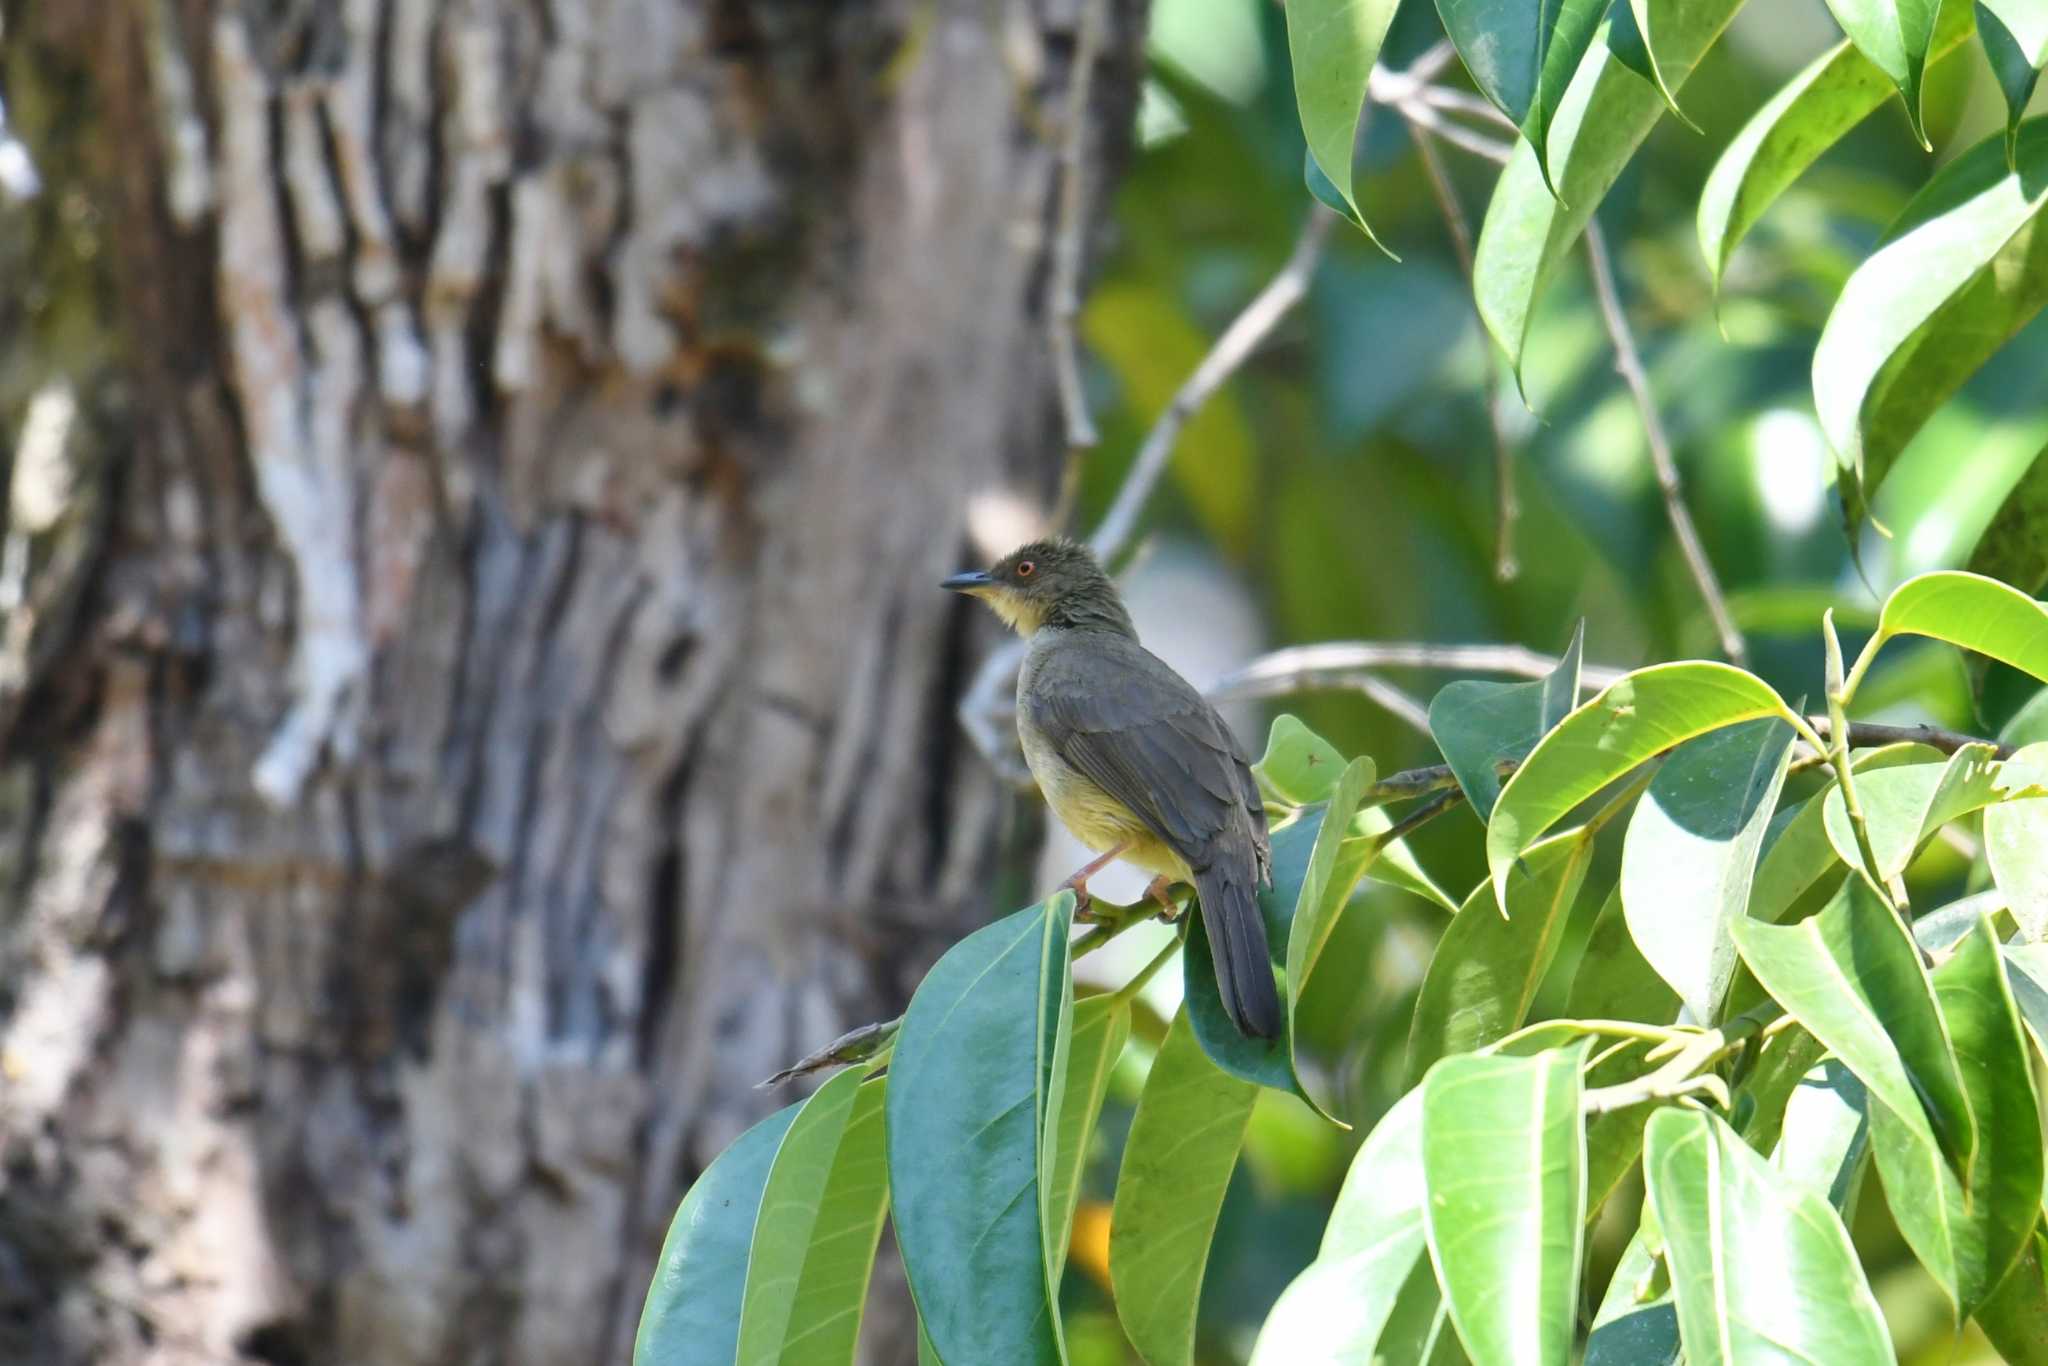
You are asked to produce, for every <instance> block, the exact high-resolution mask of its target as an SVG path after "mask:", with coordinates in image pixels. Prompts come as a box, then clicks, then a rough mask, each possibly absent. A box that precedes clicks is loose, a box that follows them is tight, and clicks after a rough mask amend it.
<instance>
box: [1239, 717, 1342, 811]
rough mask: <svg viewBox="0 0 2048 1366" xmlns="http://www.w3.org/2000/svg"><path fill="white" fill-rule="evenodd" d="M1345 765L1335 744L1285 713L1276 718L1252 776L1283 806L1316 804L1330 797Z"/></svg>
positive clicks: (1253, 768) (1261, 788)
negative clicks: (1264, 749)
mask: <svg viewBox="0 0 2048 1366" xmlns="http://www.w3.org/2000/svg"><path fill="white" fill-rule="evenodd" d="M1345 767H1346V764H1345V760H1344V756H1343V755H1341V754H1339V753H1338V752H1337V747H1336V746H1335V745H1333V744H1331V743H1330V742H1329V741H1328V740H1325V739H1324V738H1323V737H1322V736H1320V735H1318V734H1316V733H1315V732H1314V731H1312V730H1310V729H1309V728H1308V727H1307V726H1304V725H1303V724H1302V723H1301V721H1300V719H1299V718H1297V717H1294V716H1290V715H1289V714H1287V713H1286V712H1282V713H1280V715H1278V716H1276V717H1274V718H1273V728H1272V729H1271V730H1270V731H1268V732H1267V734H1266V752H1265V754H1263V755H1262V756H1260V758H1259V762H1258V763H1256V764H1254V765H1253V766H1252V776H1253V777H1255V778H1257V779H1258V780H1259V788H1260V790H1261V791H1263V792H1264V793H1265V794H1266V795H1267V796H1268V797H1269V798H1271V799H1272V800H1274V801H1277V802H1279V803H1280V804H1281V805H1283V806H1313V805H1314V804H1315V803H1317V802H1320V801H1323V800H1325V799H1327V798H1328V797H1329V795H1330V792H1331V790H1332V789H1333V788H1335V787H1336V786H1337V780H1338V779H1339V778H1341V777H1343V776H1344V769H1345Z"/></svg>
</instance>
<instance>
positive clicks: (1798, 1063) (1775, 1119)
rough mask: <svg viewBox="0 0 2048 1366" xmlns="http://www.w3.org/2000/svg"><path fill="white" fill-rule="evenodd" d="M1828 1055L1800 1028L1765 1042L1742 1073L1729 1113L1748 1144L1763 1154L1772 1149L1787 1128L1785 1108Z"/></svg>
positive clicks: (1818, 1043)
mask: <svg viewBox="0 0 2048 1366" xmlns="http://www.w3.org/2000/svg"><path fill="white" fill-rule="evenodd" d="M1826 1052H1827V1049H1826V1048H1825V1047H1824V1046H1823V1045H1822V1044H1821V1042H1820V1040H1818V1039H1816V1038H1814V1037H1813V1035H1811V1034H1809V1033H1807V1032H1806V1031H1805V1030H1803V1029H1801V1028H1799V1027H1798V1026H1797V1025H1791V1026H1788V1027H1786V1028H1784V1029H1780V1030H1779V1031H1778V1032H1777V1033H1775V1034H1772V1035H1770V1036H1769V1037H1768V1038H1766V1039H1764V1040H1763V1043H1762V1045H1761V1046H1760V1047H1759V1048H1758V1049H1757V1050H1756V1057H1755V1061H1754V1062H1753V1063H1752V1064H1751V1065H1750V1066H1749V1067H1747V1068H1746V1069H1743V1070H1741V1071H1740V1072H1739V1074H1738V1075H1739V1077H1740V1079H1739V1080H1738V1081H1737V1082H1736V1084H1735V1094H1734V1096H1733V1099H1732V1104H1731V1105H1730V1107H1729V1111H1728V1116H1729V1117H1728V1122H1729V1123H1730V1124H1733V1125H1734V1126H1735V1131H1736V1132H1737V1133H1739V1134H1741V1135H1742V1141H1743V1142H1744V1143H1747V1144H1748V1145H1749V1146H1750V1147H1752V1148H1754V1149H1756V1150H1757V1151H1758V1152H1760V1153H1767V1152H1769V1151H1770V1150H1771V1145H1772V1144H1774V1143H1776V1142H1777V1141H1778V1136H1779V1134H1780V1132H1781V1131H1782V1128H1783V1125H1784V1121H1785V1107H1786V1106H1787V1105H1789V1104H1790V1103H1791V1101H1792V1096H1793V1094H1794V1093H1795V1092H1796V1091H1797V1090H1798V1089H1799V1084H1800V1082H1801V1080H1802V1079H1803V1078H1804V1077H1805V1076H1806V1074H1807V1073H1808V1072H1810V1071H1811V1070H1812V1069H1813V1067H1814V1065H1815V1064H1816V1063H1818V1062H1819V1061H1820V1060H1821V1058H1822V1056H1823V1055H1825V1054H1826Z"/></svg>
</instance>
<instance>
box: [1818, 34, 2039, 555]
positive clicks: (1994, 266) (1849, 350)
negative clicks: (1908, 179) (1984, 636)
mask: <svg viewBox="0 0 2048 1366" xmlns="http://www.w3.org/2000/svg"><path fill="white" fill-rule="evenodd" d="M1877 2H1878V0H1872V3H1877ZM1866 53H1867V49H1866ZM1880 65H1882V63H1880ZM2018 162H2019V170H2018V171H2012V170H2010V169H2008V167H2007V165H2006V158H2005V148H2004V144H2003V140H2002V139H2000V138H1997V137H1992V138H1988V139H1986V140H1985V141H1983V142H1981V143H1979V144H1978V145H1977V146H1975V147H1973V148H1972V149H1970V150H1969V151H1968V152H1965V153H1964V154H1963V155H1962V156H1960V157H1958V158H1956V160H1954V161H1952V162H1950V163H1949V164H1948V165H1947V166H1945V167H1943V168H1942V169H1941V170H1940V171H1939V172H1938V173H1936V175H1935V177H1934V178H1933V179H1932V180H1931V181H1929V182H1928V183H1927V186H1926V187H1925V188H1924V189H1922V190H1921V191H1920V193H1919V194H1917V195H1915V196H1914V198H1913V201H1912V203H1910V204H1908V205H1907V206H1906V210H1905V213H1904V214H1903V215H1902V216H1901V217H1900V220H1899V222H1898V223H1896V224H1894V225H1893V226H1892V228H1891V230H1890V232H1889V234H1888V240H1887V242H1886V243H1885V245H1883V246H1882V247H1880V248H1879V249H1878V250H1877V251H1876V252H1874V253H1872V254H1871V256H1870V258H1869V259H1868V260H1866V261H1865V262H1864V263H1863V264H1862V265H1861V266H1860V267H1858V268H1857V270H1856V273H1855V274H1854V275H1852V276H1850V277H1849V282H1848V284H1847V285H1845V286H1844V287H1843V289H1842V293H1841V296H1840V297H1839V298H1838V299H1837V300H1836V301H1835V306H1834V309H1833V311H1832V312H1831V313H1829V315H1828V321H1827V326H1826V327H1825V328H1824V329H1823V330H1822V332H1821V338H1820V343H1819V345H1818V346H1817V347H1816V348H1815V350H1814V355H1813V397H1814V403H1815V406H1816V407H1817V408H1818V410H1819V414H1820V422H1821V428H1822V430H1823V431H1825V432H1826V433H1827V438H1828V442H1829V444H1830V445H1832V446H1833V447H1834V450H1835V454H1836V457H1837V459H1838V460H1839V462H1840V464H1841V480H1840V483H1841V489H1842V499H1843V510H1844V513H1845V515H1846V516H1847V518H1848V520H1849V522H1850V524H1851V525H1852V526H1853V525H1855V524H1856V523H1857V522H1859V521H1860V520H1861V518H1862V516H1863V513H1864V510H1865V508H1866V506H1867V504H1868V502H1869V499H1870V497H1871V495H1872V494H1873V493H1874V491H1875V490H1876V489H1877V487H1878V485H1879V484H1881V483H1882V482H1883V481H1884V477H1885V475H1886V474H1887V473H1888V472H1889V471H1890V469H1891V466H1892V463H1893V462H1894V461H1895V460H1896V459H1897V457H1898V455H1899V453H1900V452H1901V451H1903V450H1904V449H1905V448H1906V443H1907V442H1909V441H1910V440H1912V438H1913V436H1914V435H1915V434H1916V433H1917V432H1918V431H1919V430H1920V428H1921V426H1922V425H1923V424H1924V423H1925V422H1926V421H1927V419H1928V417H1929V416H1931V415H1932V414H1933V413H1934V411H1935V409H1937V408H1939V407H1940V406H1941V405H1942V404H1943V403H1944V402H1946V401H1947V399H1948V397H1949V396H1950V395H1951V394H1953V393H1954V392H1955V391H1956V390H1957V389H1958V388H1960V387H1961V385H1962V383H1963V381H1965V380H1967V379H1968V378H1969V377H1970V376H1971V375H1973V374H1975V373H1976V371H1977V370H1978V368H1979V367H1981V366H1982V365H1983V364H1984V362H1985V361H1986V360H1988V359H1990V357H1991V356H1992V354H1993V353H1995V352H1996V351H1997V350H1998V349H1999V348H2000V347H2001V346H2003V345H2004V344H2005V343H2006V340H2007V339H2008V338H2010V337H2011V336H2012V335H2013V334H2014V333H2015V332H2017V331H2019V329H2020V328H2021V327H2022V326H2024V325H2025V324H2026V323H2027V321H2028V320H2029V319H2031V318H2032V317H2033V316H2034V315H2035V314H2036V313H2037V312H2039V311H2040V309H2041V306H2042V305H2043V304H2044V303H2048V233H2044V232H2042V231H2041V230H2040V228H2041V223H2042V209H2043V207H2044V206H2048V120H2035V121H2034V122H2032V123H2029V124H2027V125H2026V126H2024V127H2023V128H2021V130H2020V134H2019V149H2018Z"/></svg>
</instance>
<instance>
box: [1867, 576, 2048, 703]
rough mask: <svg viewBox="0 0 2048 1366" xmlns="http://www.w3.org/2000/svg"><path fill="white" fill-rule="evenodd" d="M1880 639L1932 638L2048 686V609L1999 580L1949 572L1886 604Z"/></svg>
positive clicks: (1914, 583) (1918, 582)
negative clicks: (2008, 666) (1908, 636)
mask: <svg viewBox="0 0 2048 1366" xmlns="http://www.w3.org/2000/svg"><path fill="white" fill-rule="evenodd" d="M1878 634H1880V635H1882V636H1884V637H1887V638H1890V637H1893V636H1904V635H1914V636H1929V637H1932V638H1933V639H1935V640H1945V641H1947V642H1948V643H1949V644H1951V645H1959V646H1961V647H1962V648H1963V649H1965V650H1975V651H1976V652H1977V653H1978V654H1981V655H1988V656H1990V657H1991V658H1992V659H1996V660H1998V661H2000V662H2002V663H2005V664H2010V665H2012V667H2013V668H2015V669H2018V670H2020V671H2021V672H2022V673H2028V674H2032V675H2033V676H2034V677H2036V678H2038V679H2041V680H2043V681H2048V607H2043V606H2042V605H2041V604H2040V603H2038V602H2035V601H2034V600H2033V599H2032V598H2030V597H2028V596H2027V595H2026V594H2025V593H2022V592H2020V591H2019V590H2018V589H2016V588H2013V587H2012V586H2011V585H2009V584H2003V583H2000V582H1998V581H1997V580H1996V579H1987V578H1982V577H1980V576H1979V575H1976V574H1963V573H1958V572H1956V571H1954V570H1945V571H1941V572H1938V573H1933V574H1922V575H1920V576H1919V577H1918V578H1912V579H1908V580H1906V582H1904V583H1902V584H1900V585H1899V586H1898V587H1897V588H1895V589H1893V590H1892V595H1891V596H1890V597H1889V598H1886V599H1885V604H1884V612H1883V614H1882V615H1881V616H1880V617H1879V618H1878Z"/></svg>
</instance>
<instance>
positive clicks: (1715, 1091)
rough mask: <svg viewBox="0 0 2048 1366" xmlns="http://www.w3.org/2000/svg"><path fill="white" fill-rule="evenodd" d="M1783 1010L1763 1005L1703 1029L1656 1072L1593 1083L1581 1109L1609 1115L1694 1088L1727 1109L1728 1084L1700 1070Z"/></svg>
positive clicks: (1671, 1098)
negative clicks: (1612, 1083) (1615, 1082)
mask: <svg viewBox="0 0 2048 1366" xmlns="http://www.w3.org/2000/svg"><path fill="white" fill-rule="evenodd" d="M1783 1013H1784V1012H1783V1011H1781V1010H1780V1009H1779V1008H1778V1007H1777V1006H1776V1005H1774V1004H1766V1005H1764V1006H1761V1007H1759V1008H1758V1009H1756V1010H1754V1011H1751V1012H1749V1013H1748V1014H1744V1015H1740V1016H1737V1017H1736V1018H1735V1019H1733V1020H1730V1021H1729V1022H1728V1023H1727V1024H1724V1025H1722V1026H1721V1027H1720V1028H1719V1029H1709V1030H1706V1031H1705V1032H1703V1033H1701V1034H1699V1035H1696V1036H1695V1037H1694V1038H1692V1039H1691V1040H1690V1041H1689V1042H1687V1043H1686V1044H1685V1045H1684V1046H1683V1047H1681V1048H1680V1049H1679V1050H1678V1052H1677V1053H1676V1054H1675V1055H1674V1056H1673V1057H1672V1059H1671V1060H1670V1061H1669V1062H1667V1063H1665V1064H1664V1065H1663V1066H1662V1067H1659V1068H1658V1069H1657V1070H1656V1071H1654V1072H1651V1073H1649V1074H1647V1075H1645V1076H1640V1077H1637V1078H1636V1079H1635V1080H1633V1081H1625V1082H1622V1083H1621V1084H1619V1085H1617V1086H1596V1087H1594V1088H1593V1089H1592V1090H1590V1091H1587V1092H1586V1093H1585V1095H1584V1096H1583V1097H1582V1098H1581V1100H1580V1109H1581V1110H1583V1111H1584V1112H1585V1113H1586V1114H1588V1115H1600V1114H1608V1113H1611V1112H1612V1111H1615V1110H1626V1109H1628V1108H1629V1107H1630V1106H1632V1105H1641V1104H1643V1103H1644V1102H1645V1101H1653V1100H1674V1099H1676V1098H1678V1097H1679V1096H1685V1095H1691V1094H1692V1093H1693V1092H1695V1091H1705V1092H1707V1093H1709V1094H1710V1095H1712V1096H1713V1097H1714V1099H1715V1101H1716V1102H1718V1103H1719V1104H1720V1106H1721V1107H1722V1108H1723V1109H1726V1108H1727V1106H1728V1084H1727V1083H1726V1082H1724V1081H1722V1080H1721V1078H1720V1077H1718V1076H1716V1075H1715V1074H1714V1073H1712V1072H1702V1071H1701V1070H1700V1069H1702V1068H1704V1067H1709V1066H1712V1065H1713V1064H1714V1063H1715V1062H1716V1061H1717V1060H1718V1059H1719V1058H1720V1057H1721V1056H1722V1055H1723V1054H1724V1053H1728V1052H1730V1051H1732V1050H1734V1049H1736V1048H1740V1047H1741V1046H1742V1044H1743V1043H1744V1042H1745V1041H1746V1040H1748V1039H1749V1037H1750V1036H1751V1035H1753V1034H1755V1033H1757V1032H1758V1031H1760V1030H1761V1029H1763V1028H1764V1026H1766V1025H1768V1024H1769V1023H1771V1021H1772V1020H1774V1019H1776V1018H1777V1017H1778V1016H1779V1015H1781V1014H1783ZM1652 1051H1653V1053H1654V1052H1655V1050H1652Z"/></svg>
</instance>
